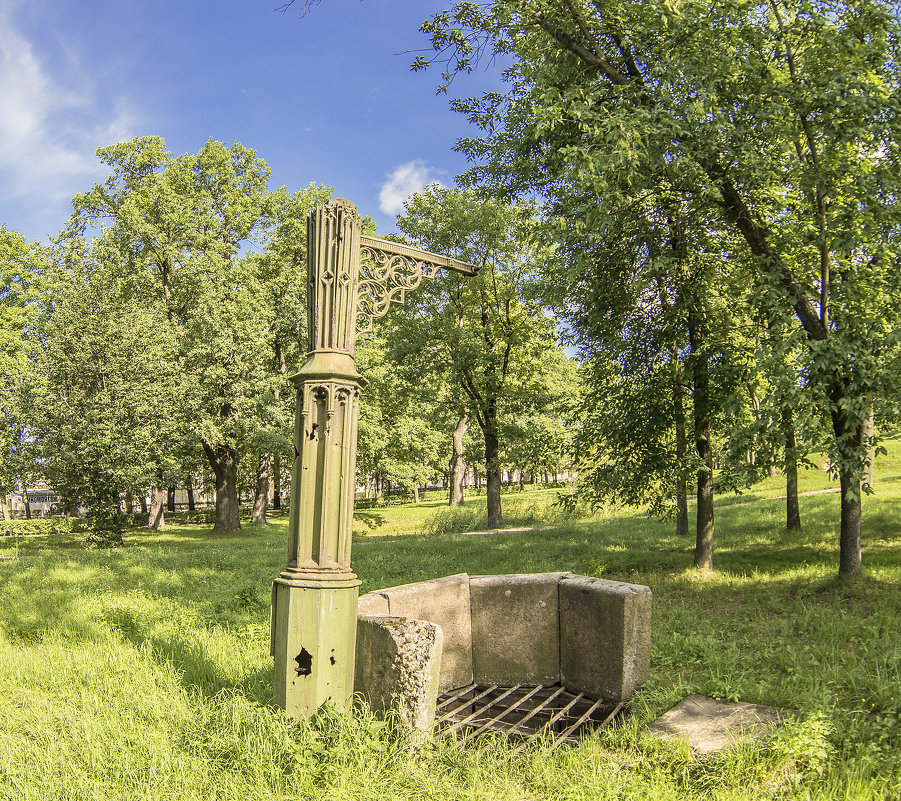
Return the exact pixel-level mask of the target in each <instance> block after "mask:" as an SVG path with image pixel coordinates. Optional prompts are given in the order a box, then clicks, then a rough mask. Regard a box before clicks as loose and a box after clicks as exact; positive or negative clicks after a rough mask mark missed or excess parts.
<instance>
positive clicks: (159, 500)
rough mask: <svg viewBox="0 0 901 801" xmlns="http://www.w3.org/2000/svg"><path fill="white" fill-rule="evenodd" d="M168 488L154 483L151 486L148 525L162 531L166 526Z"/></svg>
mask: <svg viewBox="0 0 901 801" xmlns="http://www.w3.org/2000/svg"><path fill="white" fill-rule="evenodd" d="M165 498H166V488H165V487H160V486H157V485H154V486H152V487H151V488H150V512H149V513H148V518H147V525H148V526H149V527H150V528H152V529H153V530H154V531H162V530H163V529H164V528H165V527H166V515H165V513H164V511H163V510H164V509H165V508H166V501H165Z"/></svg>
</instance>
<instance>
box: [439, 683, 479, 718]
mask: <svg viewBox="0 0 901 801" xmlns="http://www.w3.org/2000/svg"><path fill="white" fill-rule="evenodd" d="M477 686H478V685H476V684H470V685H469V686H468V687H461V688H460V689H459V690H457V691H456V692H455V693H454V694H453V695H452V696H450V697H449V698H445V699H444V700H443V701H442V702H441V703H440V704H438V706H436V707H435V711H436V712H438V711H439V710H441V709H444V707H446V706H447V705H448V704H452V703H453V702H454V701H456V700H457V699H458V698H459V697H460V696H461V695H466V693H469V692H472V691H473V690H474V689H475V688H476V687H477Z"/></svg>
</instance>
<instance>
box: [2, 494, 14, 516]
mask: <svg viewBox="0 0 901 801" xmlns="http://www.w3.org/2000/svg"><path fill="white" fill-rule="evenodd" d="M0 513H2V514H3V519H4V520H12V515H11V514H10V513H9V504H8V503H7V502H6V498H5V497H0Z"/></svg>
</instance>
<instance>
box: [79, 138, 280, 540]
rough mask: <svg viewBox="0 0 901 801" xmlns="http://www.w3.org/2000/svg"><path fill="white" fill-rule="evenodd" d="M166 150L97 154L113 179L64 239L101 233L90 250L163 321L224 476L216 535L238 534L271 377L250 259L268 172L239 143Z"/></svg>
mask: <svg viewBox="0 0 901 801" xmlns="http://www.w3.org/2000/svg"><path fill="white" fill-rule="evenodd" d="M165 147H166V146H165V142H164V141H163V140H162V139H161V138H160V137H140V138H137V139H134V140H132V141H130V142H123V143H119V144H117V145H113V146H111V147H108V148H101V149H100V150H99V151H98V154H99V155H100V158H101V160H102V161H103V162H104V164H106V165H107V166H109V168H110V170H111V175H110V177H109V179H108V180H107V181H106V182H104V183H103V184H99V185H97V186H95V187H94V188H93V189H92V190H90V191H89V192H87V193H85V194H83V195H79V196H77V197H76V198H75V200H74V201H73V206H74V212H73V216H72V221H71V224H70V226H69V229H68V231H67V237H68V238H69V239H77V238H78V237H79V236H81V235H82V234H84V233H85V232H87V231H88V229H89V228H90V229H91V230H96V228H97V227H99V228H100V236H99V237H97V239H96V240H95V245H94V246H95V247H102V248H105V249H108V250H109V251H111V252H115V253H117V254H118V265H119V267H118V271H119V274H120V275H121V276H122V280H123V281H128V282H131V283H132V284H133V285H134V287H135V291H136V292H137V293H140V294H142V295H143V297H144V300H145V302H146V303H147V304H148V305H152V306H153V307H155V308H156V309H158V310H159V311H160V312H161V313H162V314H163V315H164V317H165V320H166V321H167V324H168V326H169V328H170V330H171V333H172V335H173V336H174V337H175V339H176V341H177V342H178V350H177V352H176V353H175V354H174V355H173V358H174V359H175V361H176V363H177V366H178V368H179V370H180V373H181V374H182V375H183V376H184V378H185V380H184V381H183V383H182V385H181V388H182V390H183V397H182V408H183V409H184V412H185V414H186V415H187V418H186V419H188V420H190V421H191V424H192V428H193V430H194V431H195V432H196V436H197V437H198V438H199V440H200V443H201V445H202V447H203V451H204V453H205V455H206V457H207V459H208V460H209V463H210V467H211V468H212V470H213V473H214V475H215V479H216V523H215V527H214V530H215V531H234V530H237V529H239V528H240V521H239V517H238V497H237V475H238V463H239V460H240V458H241V456H242V454H243V453H244V452H245V450H246V448H247V446H248V443H249V442H250V440H251V439H252V438H253V436H254V435H255V434H256V432H257V430H258V429H259V427H260V425H261V418H262V416H263V411H264V410H263V406H264V404H265V401H266V399H267V398H271V392H267V390H269V389H271V387H270V384H271V383H272V382H273V380H274V379H273V376H272V374H271V373H270V371H269V369H268V367H269V359H268V355H269V354H268V353H267V349H266V334H267V325H268V322H269V321H268V319H267V315H266V309H267V303H266V298H265V293H264V289H263V286H262V284H261V280H260V275H259V274H258V272H257V270H256V264H255V261H254V258H253V257H252V256H251V255H250V254H249V253H247V252H246V249H247V248H248V247H249V246H250V245H252V244H253V243H254V242H255V240H256V237H257V236H258V234H259V233H260V231H261V230H262V229H263V228H264V226H265V225H266V224H267V223H268V219H269V212H270V204H269V196H268V193H267V188H266V184H267V180H268V168H267V167H266V165H265V163H264V162H263V161H262V160H261V159H259V158H257V157H256V155H255V154H254V153H253V151H251V150H249V149H247V148H245V147H243V146H242V145H240V144H238V143H235V144H234V145H232V146H231V147H226V146H225V145H223V144H222V143H220V142H214V141H212V140H210V141H208V142H207V143H206V144H205V145H204V146H203V147H202V148H201V149H200V150H199V151H198V152H197V153H196V154H186V155H183V156H179V157H173V156H172V155H171V153H169V152H168V151H166V149H165ZM161 486H165V485H161Z"/></svg>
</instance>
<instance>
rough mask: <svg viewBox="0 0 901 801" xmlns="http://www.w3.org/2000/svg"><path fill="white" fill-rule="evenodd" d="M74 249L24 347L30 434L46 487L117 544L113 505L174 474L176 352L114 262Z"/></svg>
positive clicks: (108, 255)
mask: <svg viewBox="0 0 901 801" xmlns="http://www.w3.org/2000/svg"><path fill="white" fill-rule="evenodd" d="M78 244H80V243H76V242H70V243H69V245H68V246H67V247H66V248H64V249H62V250H60V251H59V252H58V254H57V261H56V263H55V265H54V267H53V268H52V269H51V271H50V274H49V276H48V286H47V291H46V293H45V294H44V296H43V298H42V308H41V314H40V316H39V317H38V318H37V320H36V321H35V326H34V332H33V334H32V337H31V339H30V342H29V344H30V347H31V349H32V352H33V360H34V369H33V370H32V371H31V372H30V381H29V387H28V392H27V396H26V397H27V404H28V408H29V427H30V429H31V430H32V432H33V434H34V436H35V439H36V441H37V445H38V447H39V449H40V453H41V458H42V464H43V467H44V470H45V471H46V474H47V477H48V478H49V479H50V481H51V482H52V484H53V486H54V487H55V488H56V489H57V490H58V491H59V492H60V493H61V494H62V495H63V496H65V497H66V498H67V499H68V500H69V501H70V502H78V503H79V504H80V505H82V506H84V507H86V508H87V510H88V514H89V516H90V517H91V518H92V522H93V526H94V528H95V535H99V536H100V537H101V538H102V539H104V540H106V541H115V542H121V523H120V521H119V501H120V497H121V496H123V495H124V494H127V493H137V492H140V493H141V494H143V492H144V487H146V486H147V485H148V484H151V483H158V479H159V477H160V475H161V474H162V476H163V477H166V476H167V475H171V474H173V473H174V471H175V469H176V466H177V462H176V461H175V456H176V455H177V452H175V451H174V450H173V449H172V447H171V446H170V442H171V441H175V442H177V441H179V440H180V439H181V438H183V437H184V435H185V432H184V430H183V429H182V427H181V426H182V424H183V420H184V417H183V415H181V414H180V413H179V405H180V402H181V398H180V392H179V375H178V364H177V362H176V359H175V355H176V353H177V343H176V340H175V337H174V336H173V332H172V331H171V329H170V328H169V326H168V325H167V321H166V318H165V314H164V313H163V312H162V310H161V309H160V307H159V306H155V305H153V304H147V303H145V301H144V298H143V297H142V295H141V294H140V293H137V292H134V291H133V287H132V286H130V285H128V284H127V283H123V282H122V281H121V280H120V277H119V276H118V275H117V269H118V253H116V252H115V251H112V252H111V251H108V250H105V249H104V248H103V247H102V246H101V245H99V244H98V245H97V246H95V247H94V248H93V249H92V251H91V252H90V253H88V252H85V251H83V250H81V249H80V248H78V247H77V245H78Z"/></svg>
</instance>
